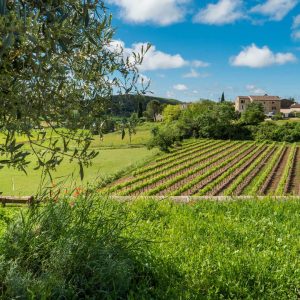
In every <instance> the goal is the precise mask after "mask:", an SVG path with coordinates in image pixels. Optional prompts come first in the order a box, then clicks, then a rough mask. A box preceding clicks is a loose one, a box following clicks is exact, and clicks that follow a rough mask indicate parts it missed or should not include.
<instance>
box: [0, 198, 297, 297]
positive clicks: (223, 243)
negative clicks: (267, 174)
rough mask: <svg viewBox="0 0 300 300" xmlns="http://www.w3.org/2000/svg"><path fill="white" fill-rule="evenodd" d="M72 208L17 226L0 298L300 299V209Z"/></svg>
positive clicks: (7, 248)
mask: <svg viewBox="0 0 300 300" xmlns="http://www.w3.org/2000/svg"><path fill="white" fill-rule="evenodd" d="M70 201H72V200H67V199H65V200H59V201H58V202H57V203H49V204H47V205H46V206H44V207H41V208H39V209H37V210H32V211H29V212H28V213H27V214H25V215H24V216H23V217H22V218H19V219H17V220H16V221H14V222H13V223H12V224H11V225H10V227H9V229H8V231H7V233H6V234H5V236H4V238H3V239H2V241H1V245H0V249H1V255H0V266H1V268H0V282H1V284H0V293H1V294H0V295H1V296H2V298H4V299H11V298H25V299H26V298H47V299H58V298H68V299H70V298H72V299H79V298H81V299H82V298H98V299H100V298H101V299H298V297H299V284H300V279H299V278H300V260H299V243H298V239H299V234H300V227H299V226H300V225H299V224H300V222H299V221H300V220H299V209H300V203H299V201H292V200H291V201H268V200H264V201H261V200H259V201H258V200H254V199H252V200H250V201H242V202H239V201H236V202H235V201H234V202H224V203H218V202H209V201H202V202H199V203H194V204H191V205H186V204H184V205H182V204H174V203H171V202H168V201H165V202H154V201H141V200H139V201H136V202H132V203H127V204H124V203H123V204H121V203H117V202H114V201H112V200H103V199H99V196H96V195H91V196H88V197H82V198H81V196H79V197H78V198H76V199H74V203H73V202H70Z"/></svg>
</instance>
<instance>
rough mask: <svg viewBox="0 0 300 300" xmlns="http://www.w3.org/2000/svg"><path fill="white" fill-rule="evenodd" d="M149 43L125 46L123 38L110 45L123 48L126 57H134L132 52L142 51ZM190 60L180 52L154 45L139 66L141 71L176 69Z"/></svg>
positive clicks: (112, 48)
mask: <svg viewBox="0 0 300 300" xmlns="http://www.w3.org/2000/svg"><path fill="white" fill-rule="evenodd" d="M147 45H148V43H136V44H133V45H132V46H131V48H127V47H125V43H124V42H123V41H121V40H113V41H112V42H111V44H110V46H109V47H108V48H109V49H111V51H116V52H121V50H122V49H123V54H124V57H125V58H126V57H129V58H132V59H133V56H132V53H133V52H135V53H139V52H141V49H142V47H144V49H145V48H147ZM188 64H189V62H188V61H186V60H184V59H183V58H182V56H181V55H180V54H174V55H172V54H168V53H164V52H162V51H159V50H156V47H155V46H154V45H152V46H151V48H150V49H149V50H148V52H147V53H146V54H145V56H144V59H143V62H142V64H141V65H140V66H138V68H139V70H140V71H141V72H144V71H153V70H159V69H176V68H181V67H183V66H185V65H188Z"/></svg>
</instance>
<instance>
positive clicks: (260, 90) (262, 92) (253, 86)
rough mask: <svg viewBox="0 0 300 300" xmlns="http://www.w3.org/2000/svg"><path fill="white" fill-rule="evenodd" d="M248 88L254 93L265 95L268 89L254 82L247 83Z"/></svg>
mask: <svg viewBox="0 0 300 300" xmlns="http://www.w3.org/2000/svg"><path fill="white" fill-rule="evenodd" d="M246 90H247V91H248V92H249V93H250V94H252V95H264V94H266V91H265V90H264V89H262V88H259V87H257V86H255V85H254V84H248V85H246Z"/></svg>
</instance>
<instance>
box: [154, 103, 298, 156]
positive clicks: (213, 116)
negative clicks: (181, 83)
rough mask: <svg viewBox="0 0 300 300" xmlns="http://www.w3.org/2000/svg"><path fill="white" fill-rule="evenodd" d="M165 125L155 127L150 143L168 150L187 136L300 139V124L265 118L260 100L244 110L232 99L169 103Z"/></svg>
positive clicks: (279, 139)
mask: <svg viewBox="0 0 300 300" xmlns="http://www.w3.org/2000/svg"><path fill="white" fill-rule="evenodd" d="M163 116H164V123H165V124H164V125H163V126H161V127H158V128H156V129H154V130H153V138H152V139H151V141H150V142H149V147H150V148H151V147H155V146H158V147H159V148H160V149H162V150H164V151H168V149H169V147H170V146H171V145H173V144H174V143H176V142H178V141H181V140H182V139H184V138H190V137H195V138H211V139H231V140H251V139H255V140H273V141H286V142H296V141H300V124H299V123H295V124H293V123H290V124H287V125H277V124H275V123H274V122H263V121H264V119H265V114H264V111H263V107H262V105H261V104H258V103H251V104H249V106H248V108H247V110H246V111H245V112H244V113H243V114H240V113H238V112H236V111H235V109H234V107H233V105H232V103H231V102H226V101H225V102H220V103H216V102H213V101H209V100H205V101H201V102H198V103H194V104H191V105H189V106H188V107H187V108H186V109H181V107H180V106H167V107H166V108H165V109H164V111H163Z"/></svg>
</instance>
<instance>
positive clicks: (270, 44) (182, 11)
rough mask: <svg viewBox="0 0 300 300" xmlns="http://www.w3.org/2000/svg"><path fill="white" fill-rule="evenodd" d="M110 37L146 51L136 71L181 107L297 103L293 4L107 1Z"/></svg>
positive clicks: (299, 69)
mask: <svg viewBox="0 0 300 300" xmlns="http://www.w3.org/2000/svg"><path fill="white" fill-rule="evenodd" d="M106 2H107V6H108V8H109V9H110V11H111V12H112V15H113V26H114V27H115V28H116V34H115V36H114V39H115V40H116V41H118V42H119V43H121V45H122V46H123V47H124V48H126V50H127V51H131V50H134V51H138V50H139V49H140V47H141V45H143V44H147V43H150V44H151V45H152V46H151V48H150V50H149V51H148V52H147V54H146V56H145V59H144V62H143V64H142V65H141V66H140V68H139V71H140V74H141V76H143V78H145V80H151V84H150V88H149V91H151V92H153V94H154V95H155V96H160V97H169V98H174V99H179V100H182V101H196V100H199V99H201V98H207V99H212V100H216V101H217V100H218V99H219V98H220V97H221V94H222V92H224V93H225V98H226V99H228V100H234V99H235V97H236V96H238V95H261V94H268V95H278V96H280V97H282V98H288V97H294V98H296V100H298V101H299V102H300V84H299V81H300V76H299V75H300V0H250V1H249V0H248V1H245V0H107V1H106Z"/></svg>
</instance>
